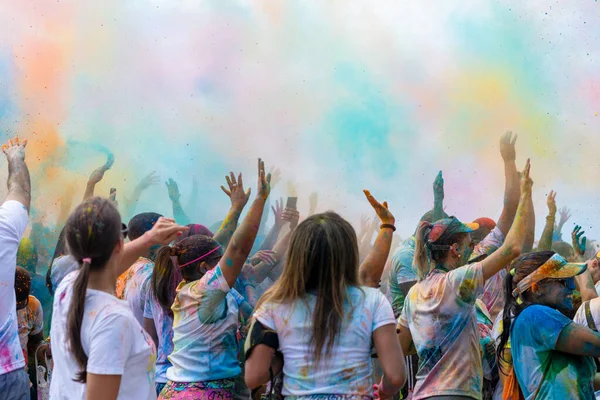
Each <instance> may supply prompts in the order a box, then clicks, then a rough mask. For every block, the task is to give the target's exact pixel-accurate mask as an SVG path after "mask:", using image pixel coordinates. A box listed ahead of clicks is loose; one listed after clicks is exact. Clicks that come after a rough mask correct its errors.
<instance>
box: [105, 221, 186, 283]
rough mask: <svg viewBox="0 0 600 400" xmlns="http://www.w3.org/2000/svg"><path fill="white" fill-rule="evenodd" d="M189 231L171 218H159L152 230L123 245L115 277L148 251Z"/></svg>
mask: <svg viewBox="0 0 600 400" xmlns="http://www.w3.org/2000/svg"><path fill="white" fill-rule="evenodd" d="M187 230H189V228H188V227H186V226H181V225H177V224H176V223H175V220H173V219H171V218H164V217H160V218H159V219H158V220H157V221H156V223H155V224H154V226H153V227H152V229H150V230H149V231H148V232H146V233H144V234H143V235H142V236H141V237H139V238H137V239H135V240H133V241H131V242H127V243H125V245H124V246H123V255H122V256H121V262H120V263H119V265H118V267H117V269H118V270H117V271H116V273H117V276H119V275H121V274H122V273H123V272H125V271H127V269H128V268H129V267H131V265H132V264H133V263H134V262H135V261H136V260H137V259H138V258H140V257H141V256H143V255H144V254H147V253H148V250H149V249H150V248H151V247H153V246H157V245H167V244H169V243H171V242H172V241H173V240H175V239H177V238H178V237H179V236H181V235H182V234H183V232H185V231H187Z"/></svg>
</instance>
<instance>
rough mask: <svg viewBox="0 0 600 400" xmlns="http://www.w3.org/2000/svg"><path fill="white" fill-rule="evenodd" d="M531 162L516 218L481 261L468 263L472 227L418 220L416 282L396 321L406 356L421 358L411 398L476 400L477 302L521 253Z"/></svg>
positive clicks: (479, 375)
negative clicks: (491, 280)
mask: <svg viewBox="0 0 600 400" xmlns="http://www.w3.org/2000/svg"><path fill="white" fill-rule="evenodd" d="M529 170H530V164H529V160H528V161H527V164H526V166H525V170H524V171H523V174H522V179H521V198H520V202H519V206H518V209H517V217H516V219H515V221H514V223H513V225H512V227H511V229H510V231H509V233H508V235H507V236H506V240H505V241H504V243H503V244H502V246H501V247H500V248H499V249H498V250H497V251H496V252H494V253H493V254H491V255H490V256H488V257H487V258H485V259H484V260H483V261H481V262H477V263H473V264H467V260H468V259H469V256H470V254H471V253H472V251H473V241H472V240H471V235H470V232H472V231H474V230H475V229H477V228H478V226H476V224H463V223H461V222H460V221H458V220H457V219H456V218H454V217H451V218H447V219H444V220H441V221H438V222H436V223H435V224H430V223H428V222H422V223H421V224H420V225H419V228H418V229H417V233H416V246H415V260H414V264H415V265H416V267H417V272H418V278H419V280H418V282H417V283H416V284H415V285H414V286H413V287H412V288H411V289H410V291H409V292H408V295H407V298H406V301H405V303H404V309H403V310H402V314H401V316H400V319H399V327H400V334H399V337H400V342H401V344H402V348H403V350H404V352H408V351H409V349H410V347H411V344H413V343H414V346H415V348H416V350H417V354H418V355H419V361H420V362H419V371H418V372H417V383H416V385H415V389H414V392H413V399H415V400H419V399H448V398H450V397H448V396H451V398H453V399H469V398H472V399H480V398H481V390H482V383H483V371H482V364H481V349H480V343H479V332H478V328H477V316H476V310H475V301H476V299H477V297H478V296H479V295H480V294H482V293H483V288H484V283H485V281H486V280H487V279H489V278H490V277H492V276H494V275H495V274H496V273H497V272H498V271H500V270H501V269H502V268H504V267H506V266H507V265H508V264H509V263H510V262H511V261H512V260H513V259H514V258H515V257H517V256H518V255H519V254H520V251H521V248H522V246H523V243H524V241H525V237H526V226H527V221H528V219H529V218H530V216H529V209H530V207H529V205H530V202H531V185H532V182H531V179H530V178H529Z"/></svg>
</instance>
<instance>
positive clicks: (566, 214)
mask: <svg viewBox="0 0 600 400" xmlns="http://www.w3.org/2000/svg"><path fill="white" fill-rule="evenodd" d="M570 218H571V210H570V209H569V208H568V207H567V206H564V207H562V208H561V209H560V220H559V222H558V226H557V227H556V229H555V230H554V236H553V239H552V241H553V242H557V241H560V240H562V229H563V226H565V224H566V223H567V221H568V220H569V219H570Z"/></svg>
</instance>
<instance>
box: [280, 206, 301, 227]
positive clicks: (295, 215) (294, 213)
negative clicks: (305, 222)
mask: <svg viewBox="0 0 600 400" xmlns="http://www.w3.org/2000/svg"><path fill="white" fill-rule="evenodd" d="M282 219H283V220H284V221H287V222H289V223H290V229H291V230H294V229H296V227H297V226H298V221H299V220H300V213H299V212H298V210H296V209H294V208H286V209H285V210H283V215H282Z"/></svg>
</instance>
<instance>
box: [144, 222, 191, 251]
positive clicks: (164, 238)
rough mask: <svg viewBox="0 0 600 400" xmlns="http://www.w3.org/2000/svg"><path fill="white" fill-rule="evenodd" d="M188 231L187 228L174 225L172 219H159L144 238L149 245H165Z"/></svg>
mask: <svg viewBox="0 0 600 400" xmlns="http://www.w3.org/2000/svg"><path fill="white" fill-rule="evenodd" d="M189 229H190V228H188V227H187V226H181V225H178V224H176V223H175V220H174V219H171V218H165V217H160V218H159V219H158V220H157V221H156V223H155V224H154V226H153V227H152V229H150V230H149V231H148V232H146V233H144V236H145V238H146V240H147V241H148V242H149V243H150V244H151V245H161V244H163V245H166V244H169V243H171V242H172V241H173V240H175V239H177V238H178V237H179V236H181V235H182V234H183V232H185V231H188V230H189Z"/></svg>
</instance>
